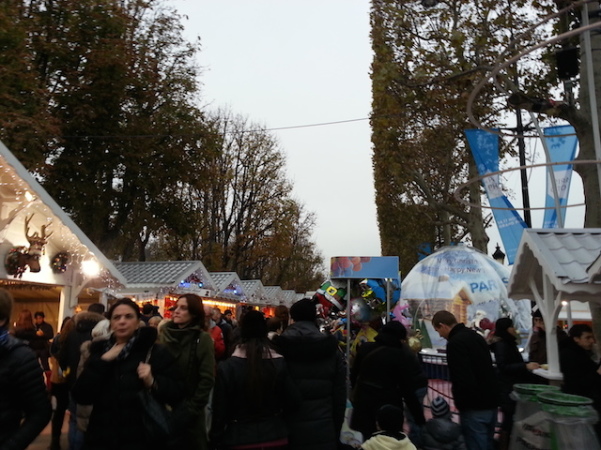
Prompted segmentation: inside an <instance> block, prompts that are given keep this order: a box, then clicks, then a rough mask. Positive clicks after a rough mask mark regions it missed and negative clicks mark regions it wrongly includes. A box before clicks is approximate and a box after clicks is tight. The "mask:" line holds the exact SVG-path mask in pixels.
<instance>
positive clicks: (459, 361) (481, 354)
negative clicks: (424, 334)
mask: <svg viewBox="0 0 601 450" xmlns="http://www.w3.org/2000/svg"><path fill="white" fill-rule="evenodd" d="M432 326H433V327H434V329H435V330H436V331H437V332H438V334H440V336H441V337H443V338H445V339H446V340H447V363H448V366H449V376H450V379H451V383H452V392H453V400H454V401H455V406H456V407H457V409H458V410H459V417H460V419H461V428H462V429H463V436H464V438H465V443H466V446H467V448H468V449H469V450H490V449H492V448H494V447H493V446H494V443H493V440H494V439H493V438H494V434H495V424H496V422H497V406H498V403H499V386H498V382H497V377H496V375H495V370H494V367H493V364H492V357H491V355H490V350H489V348H488V345H487V343H486V341H485V340H484V338H483V337H482V336H481V335H479V334H478V333H477V332H476V331H474V330H470V329H469V328H467V327H466V326H465V325H464V324H462V323H457V319H456V318H455V316H454V315H453V314H451V313H450V312H449V311H438V312H437V313H436V314H434V317H433V318H432Z"/></svg>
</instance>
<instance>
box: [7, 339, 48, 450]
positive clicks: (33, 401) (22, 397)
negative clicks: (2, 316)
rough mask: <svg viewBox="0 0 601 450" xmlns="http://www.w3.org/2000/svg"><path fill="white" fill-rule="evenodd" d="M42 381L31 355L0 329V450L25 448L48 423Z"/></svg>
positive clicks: (21, 343) (17, 341)
mask: <svg viewBox="0 0 601 450" xmlns="http://www.w3.org/2000/svg"><path fill="white" fill-rule="evenodd" d="M43 380H44V377H43V374H42V368H41V367H40V365H39V363H38V361H37V358H36V356H35V354H34V353H33V351H32V350H31V349H30V348H29V347H28V346H27V345H26V344H25V343H24V342H22V341H20V340H19V339H16V338H15V337H13V336H11V335H9V334H8V333H6V330H5V329H3V328H0V450H20V449H24V448H27V446H28V445H29V444H30V443H31V442H32V441H33V440H34V439H35V438H36V437H37V436H38V434H40V432H41V431H42V430H43V429H44V427H45V426H46V425H47V424H48V422H49V421H50V414H51V408H50V402H49V400H48V396H47V393H46V388H45V386H44V381H43ZM23 418H24V420H23V422H22V423H21V419H23Z"/></svg>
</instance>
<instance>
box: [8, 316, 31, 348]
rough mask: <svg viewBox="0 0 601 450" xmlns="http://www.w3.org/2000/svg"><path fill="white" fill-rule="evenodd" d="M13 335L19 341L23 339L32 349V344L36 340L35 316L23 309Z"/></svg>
mask: <svg viewBox="0 0 601 450" xmlns="http://www.w3.org/2000/svg"><path fill="white" fill-rule="evenodd" d="M13 335H14V336H15V337H16V338H17V339H21V340H22V341H24V342H25V343H26V344H27V345H29V346H30V347H31V342H32V341H33V340H34V339H35V337H36V335H35V325H34V324H33V316H32V315H31V311H30V310H28V309H22V310H21V312H20V313H19V318H18V319H17V321H16V322H15V329H14V331H13Z"/></svg>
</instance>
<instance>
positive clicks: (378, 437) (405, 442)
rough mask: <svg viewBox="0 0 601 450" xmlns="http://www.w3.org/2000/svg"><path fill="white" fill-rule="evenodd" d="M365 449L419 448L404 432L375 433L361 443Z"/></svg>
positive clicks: (397, 449) (408, 449)
mask: <svg viewBox="0 0 601 450" xmlns="http://www.w3.org/2000/svg"><path fill="white" fill-rule="evenodd" d="M361 448H362V449H363V450H417V449H416V447H415V445H413V443H412V442H411V441H410V440H409V438H408V437H407V436H406V435H405V434H403V433H388V432H386V431H379V432H377V433H374V434H373V435H372V437H370V438H369V439H368V440H367V441H365V442H364V443H363V445H361Z"/></svg>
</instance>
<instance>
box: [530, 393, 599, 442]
mask: <svg viewBox="0 0 601 450" xmlns="http://www.w3.org/2000/svg"><path fill="white" fill-rule="evenodd" d="M537 397H538V399H539V400H540V402H541V407H542V409H543V411H544V412H545V413H546V414H547V416H548V420H549V422H550V423H551V424H552V426H551V449H552V450H571V449H574V450H581V449H586V450H601V446H600V445H599V441H598V439H597V434H596V433H595V430H594V428H593V427H594V425H595V423H597V421H598V420H599V416H598V414H597V411H595V409H594V408H593V407H592V403H593V401H592V400H591V399H590V398H588V397H581V396H579V395H570V394H564V393H563V392H553V391H547V392H541V393H540V394H538V395H537Z"/></svg>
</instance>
